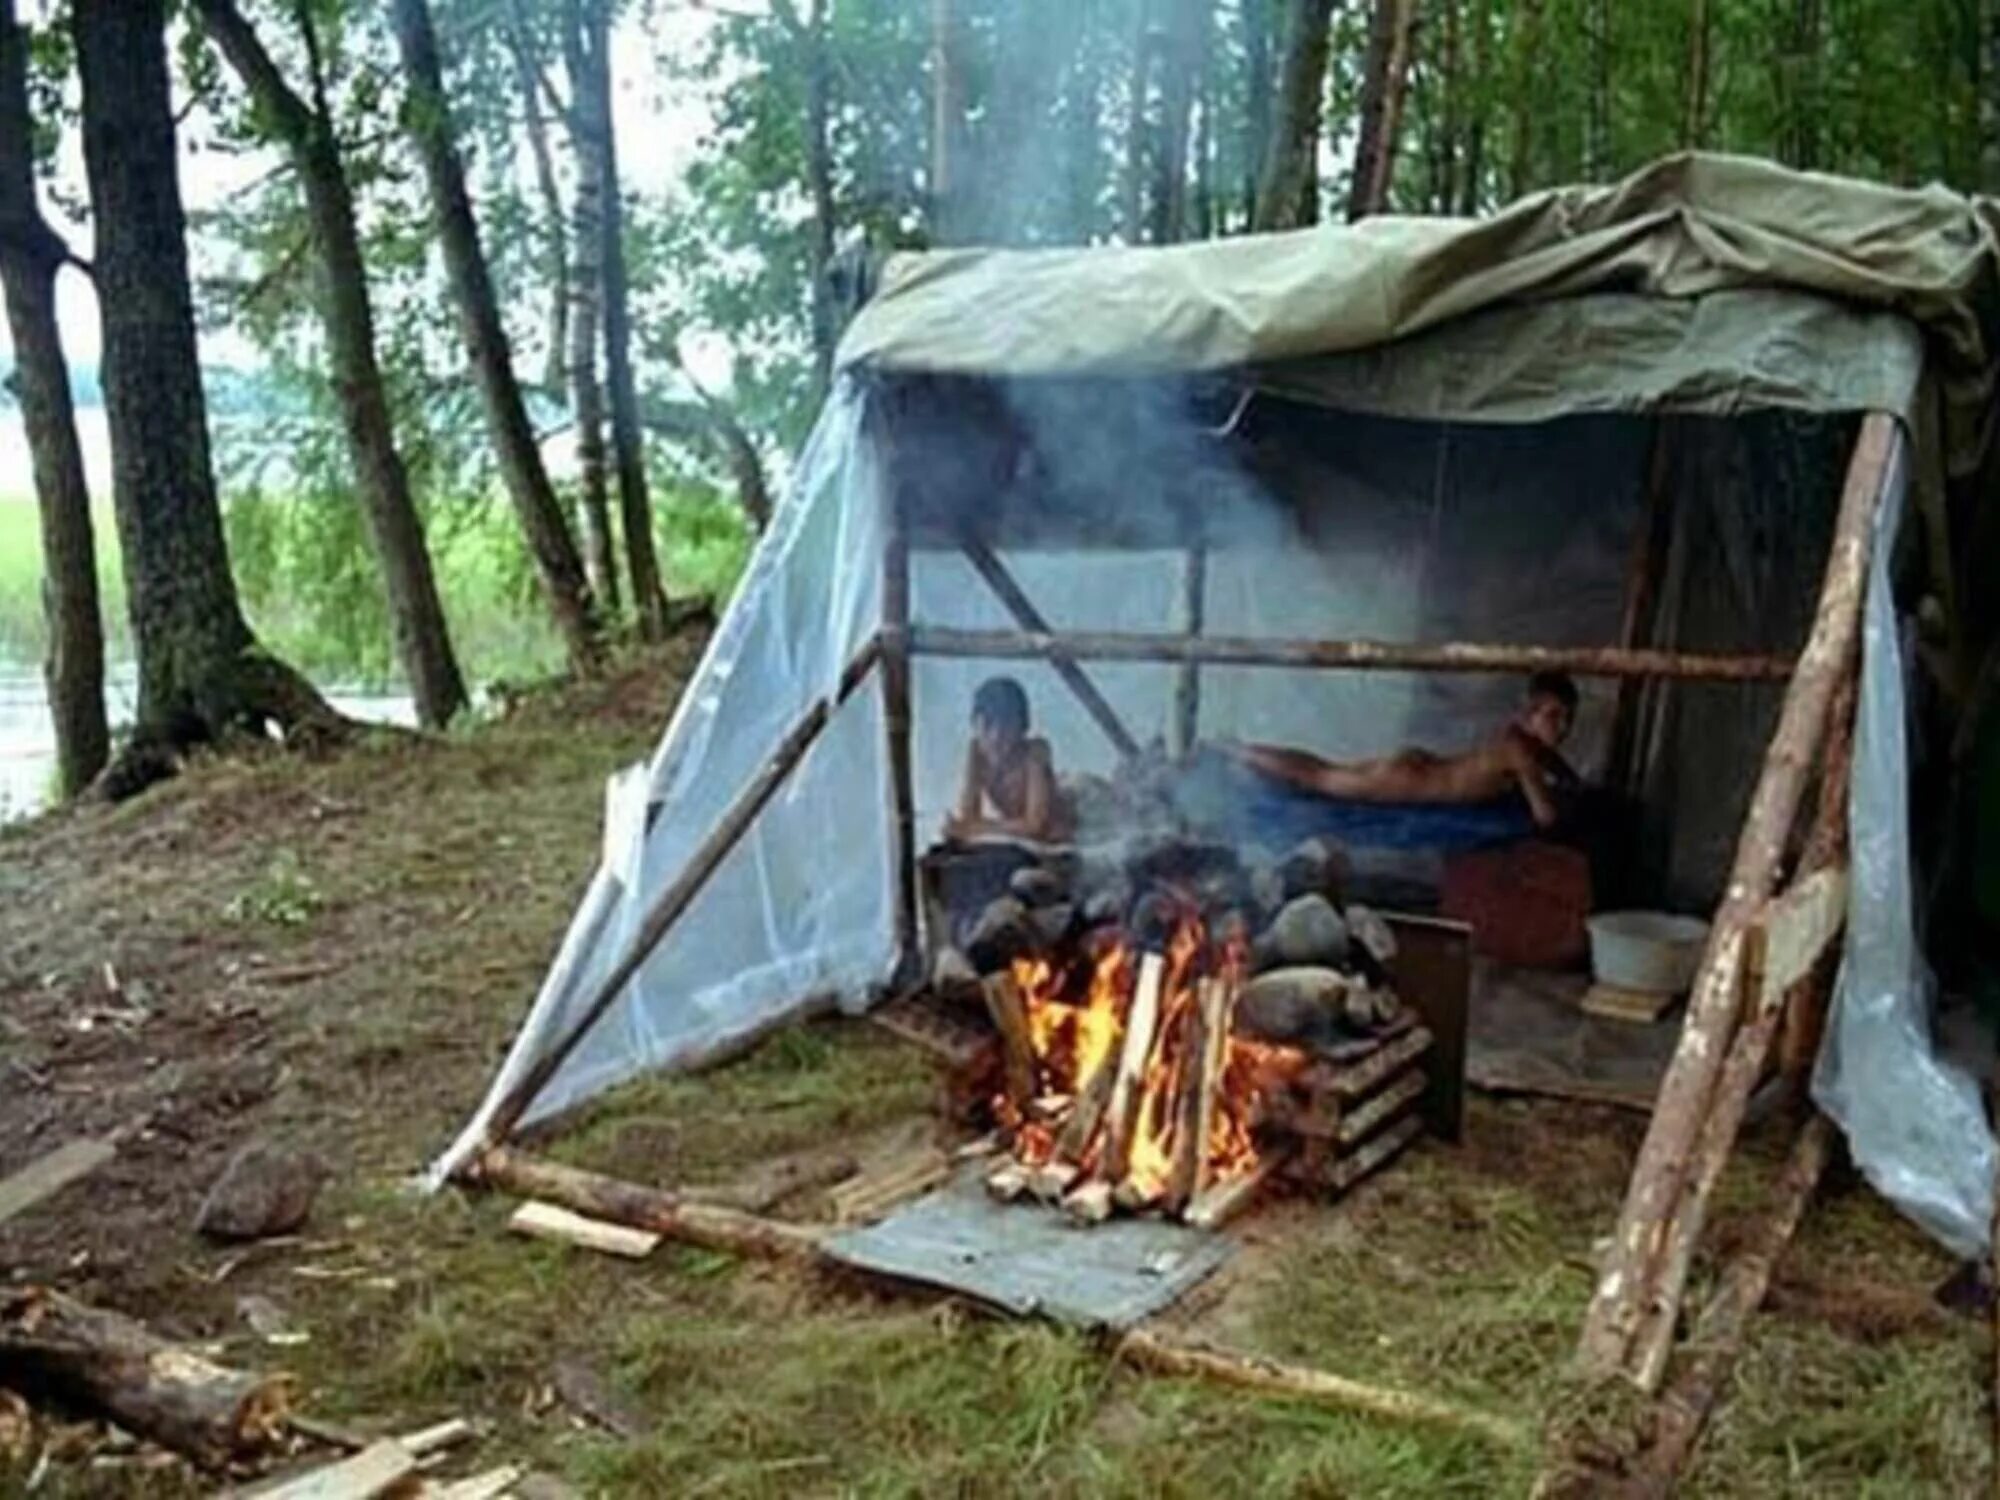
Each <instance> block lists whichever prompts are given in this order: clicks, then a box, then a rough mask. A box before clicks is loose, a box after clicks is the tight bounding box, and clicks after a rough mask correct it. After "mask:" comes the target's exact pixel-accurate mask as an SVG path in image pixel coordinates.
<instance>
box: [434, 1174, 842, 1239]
mask: <svg viewBox="0 0 2000 1500" xmlns="http://www.w3.org/2000/svg"><path fill="white" fill-rule="evenodd" d="M470 1170H471V1172H472V1175H473V1177H474V1179H475V1180H476V1181H479V1182H483V1183H486V1184H488V1185H490V1186H492V1187H496V1188H501V1189H504V1190H505V1191H507V1192H510V1193H519V1194H520V1195H522V1196H523V1197H528V1198H544V1199H547V1200H548V1201H549V1202H551V1203H559V1204H561V1205H562V1206H563V1207H564V1208H568V1209H573V1210H575V1211H576V1212H577V1213H580V1214H586V1215H588V1216H589V1217H591V1218H593V1219H608V1220H610V1221H611V1222H612V1223H614V1224H626V1225H630V1226H631V1227H632V1228H634V1229H649V1230H652V1231H653V1232H654V1233H655V1234H662V1235H665V1236H666V1237H667V1238H668V1239H670V1240H681V1241H684V1242H685V1243H687V1244H690V1245H700V1246H701V1247H702V1248H703V1249H707V1250H726V1251H729V1252H731V1253H732V1254H737V1255H757V1256H764V1257H767V1258H771V1259H782V1258H786V1257H791V1256H812V1255H816V1254H817V1253H818V1251H819V1242H820V1239H821V1237H822V1235H823V1234H824V1233H825V1231H824V1230H823V1229H820V1228H817V1227H815V1226H813V1225H808V1224H787V1223H785V1222H783V1221H782V1220H779V1219H764V1218H759V1217H758V1216H757V1215H755V1214H746V1213H740V1212H738V1211H737V1210H735V1209H733V1208H723V1207H720V1206H718V1205H716V1204H713V1203H696V1202H691V1201H689V1200H688V1199H686V1198H684V1197H682V1196H680V1195H679V1194H676V1193H672V1192H668V1191H666V1190H664V1189H661V1188H655V1187H646V1186H644V1185H642V1184H640V1183H635V1182H621V1181H619V1180H618V1179H617V1178H615V1177H606V1176H604V1175H603V1174H602V1173H598V1172H586V1171H584V1170H583V1169H582V1168H580V1167H567V1166H564V1165H563V1164H562V1163H560V1162H552V1161H545V1160H542V1159H541V1158H538V1157H534V1156H530V1155H528V1154H527V1153H525V1152H522V1151H516V1150H513V1149H512V1148H510V1147H506V1146H493V1147H489V1148H488V1149H487V1150H486V1151H484V1152H483V1153H481V1154H480V1155H479V1156H478V1157H476V1158H474V1161H473V1165H472V1167H471V1169H470Z"/></svg>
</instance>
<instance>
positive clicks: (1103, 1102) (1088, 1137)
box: [1056, 1056, 1118, 1161]
mask: <svg viewBox="0 0 2000 1500" xmlns="http://www.w3.org/2000/svg"><path fill="white" fill-rule="evenodd" d="M1117 1082H1118V1059H1117V1058H1116V1057H1115V1056H1111V1057H1106V1058H1105V1059H1104V1061H1103V1062H1101V1063H1099V1064H1098V1065H1097V1071H1096V1072H1095V1073H1092V1074H1091V1075H1090V1081H1089V1082H1088V1083H1086V1084H1084V1085H1083V1087H1082V1088H1081V1089H1079V1090H1078V1091H1077V1095H1076V1108H1074V1109H1073V1110H1071V1111H1070V1116H1069V1123H1068V1124H1067V1125H1065V1126H1063V1132H1062V1134H1061V1135H1060V1136H1059V1137H1057V1139H1056V1155H1058V1156H1060V1157H1064V1158H1066V1159H1067V1160H1069V1161H1082V1160H1083V1159H1084V1158H1085V1157H1086V1156H1088V1155H1089V1154H1090V1143H1091V1141H1092V1140H1093V1139H1094V1138H1095V1137H1096V1135H1097V1127H1098V1126H1099V1125H1101V1124H1102V1123H1103V1122H1104V1111H1105V1110H1106V1109H1107V1108H1109V1107H1110V1104H1111V1091H1112V1089H1113V1088H1114V1087H1115V1086H1116V1085H1117Z"/></svg>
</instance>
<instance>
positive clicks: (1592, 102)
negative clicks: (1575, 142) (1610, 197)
mask: <svg viewBox="0 0 2000 1500" xmlns="http://www.w3.org/2000/svg"><path fill="white" fill-rule="evenodd" d="M1587 25H1588V26H1589V33H1588V35H1587V36H1586V37H1585V38H1584V42H1585V45H1586V46H1588V47H1589V48H1590V98H1589V102H1588V103H1587V105H1586V106H1585V117H1584V141H1583V160H1584V165H1583V170H1584V175H1585V176H1586V177H1588V178H1590V179H1591V180H1592V181H1593V182H1603V181H1605V180H1607V179H1608V178H1609V177H1610V176H1611V0H1590V19H1589V21H1588V23H1587Z"/></svg>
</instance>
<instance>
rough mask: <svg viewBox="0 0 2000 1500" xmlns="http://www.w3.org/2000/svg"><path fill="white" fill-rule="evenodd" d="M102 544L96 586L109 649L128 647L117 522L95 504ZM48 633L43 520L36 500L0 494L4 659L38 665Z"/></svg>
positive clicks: (0, 657)
mask: <svg viewBox="0 0 2000 1500" xmlns="http://www.w3.org/2000/svg"><path fill="white" fill-rule="evenodd" d="M91 524H92V526H93V527H94V528H95V533H96V540H97V559H98V568H97V583H98V592H99V599H100V602H101V604H102V607H103V610H104V618H105V620H106V629H107V631H108V633H109V640H110V647H111V649H112V651H113V652H114V654H118V655H122V654H123V653H124V649H125V639H126V636H125V630H126V626H125V574H124V570H123V569H122V568H121V567H120V566H119V563H118V545H117V535H118V533H117V531H116V529H115V526H116V523H115V522H114V521H113V519H112V515H111V507H110V506H109V505H108V504H107V505H93V506H92V507H91ZM45 638H46V632H45V630H44V628H43V624H42V533H41V517H40V513H39V512H38V511H37V510H36V508H35V502H34V498H33V497H32V496H28V495H0V661H8V660H20V661H37V660H39V659H40V658H41V654H42V642H43V640H44V639H45Z"/></svg>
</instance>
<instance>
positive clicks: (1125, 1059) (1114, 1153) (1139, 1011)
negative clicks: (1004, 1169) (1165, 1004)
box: [1098, 953, 1167, 1184]
mask: <svg viewBox="0 0 2000 1500" xmlns="http://www.w3.org/2000/svg"><path fill="white" fill-rule="evenodd" d="M1166 975H1167V961H1166V960H1165V959H1164V958H1162V957H1161V956H1160V955H1159V954H1157V953H1145V954H1141V955H1140V957H1139V978H1138V981H1137V983H1136V984H1135V985H1134V987H1133V990H1132V1005H1131V1008H1130V1009H1129V1010H1127V1011H1126V1013H1125V1041H1124V1045H1123V1046H1122V1047H1121V1048H1120V1049H1119V1052H1118V1072H1117V1073H1116V1075H1114V1077H1113V1079H1112V1084H1111V1103H1110V1104H1109V1105H1107V1106H1106V1108H1105V1117H1104V1129H1105V1132H1106V1134H1105V1141H1104V1156H1103V1160H1102V1161H1101V1163H1100V1164H1099V1168H1098V1171H1099V1173H1100V1175H1102V1176H1103V1177H1104V1179H1105V1180H1106V1181H1107V1182H1111V1183H1114V1184H1116V1183H1120V1182H1123V1181H1124V1180H1125V1173H1126V1172H1127V1170H1129V1168H1130V1167H1131V1164H1132V1161H1131V1157H1132V1131H1133V1128H1134V1126H1135V1125H1136V1124H1137V1121H1138V1114H1139V1096H1140V1085H1141V1083H1142V1082H1143V1080H1144V1078H1145V1074H1146V1061H1147V1059H1148V1058H1150V1057H1151V1056H1152V1055H1153V1032H1154V1030H1155V1029H1156V1028H1157V1027H1158V1025H1159V1021H1160V987H1161V985H1162V984H1164V983H1165V982H1166Z"/></svg>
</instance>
